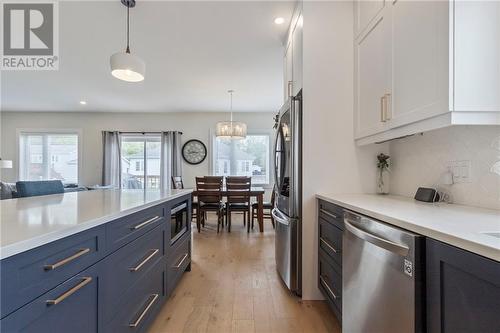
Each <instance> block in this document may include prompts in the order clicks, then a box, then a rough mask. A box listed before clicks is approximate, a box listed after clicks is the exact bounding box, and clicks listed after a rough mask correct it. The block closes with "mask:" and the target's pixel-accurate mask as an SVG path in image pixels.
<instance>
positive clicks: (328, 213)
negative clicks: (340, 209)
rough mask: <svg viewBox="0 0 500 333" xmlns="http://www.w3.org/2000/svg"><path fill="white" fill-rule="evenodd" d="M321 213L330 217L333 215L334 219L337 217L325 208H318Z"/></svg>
mask: <svg viewBox="0 0 500 333" xmlns="http://www.w3.org/2000/svg"><path fill="white" fill-rule="evenodd" d="M319 211H320V212H321V213H323V214H325V215H328V216H330V217H333V218H334V219H338V218H339V217H338V216H337V215H335V214H333V213H330V212H329V211H327V210H326V209H320V210H319Z"/></svg>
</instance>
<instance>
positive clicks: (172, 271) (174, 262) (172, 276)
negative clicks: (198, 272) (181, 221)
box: [167, 235, 191, 295]
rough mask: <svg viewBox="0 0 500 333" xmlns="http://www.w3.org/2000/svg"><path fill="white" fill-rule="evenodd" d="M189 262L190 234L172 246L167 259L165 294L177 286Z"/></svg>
mask: <svg viewBox="0 0 500 333" xmlns="http://www.w3.org/2000/svg"><path fill="white" fill-rule="evenodd" d="M190 263H191V235H186V237H185V238H184V239H183V240H182V241H181V242H180V244H179V245H178V246H176V247H173V248H172V249H171V251H170V253H169V254H168V259H167V273H168V277H167V295H170V294H171V293H172V291H173V290H174V289H175V287H176V286H177V283H178V282H179V280H180V278H181V277H182V274H183V273H184V271H185V270H186V268H187V267H188V265H189V264H190Z"/></svg>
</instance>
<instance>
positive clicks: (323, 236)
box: [319, 217, 342, 266]
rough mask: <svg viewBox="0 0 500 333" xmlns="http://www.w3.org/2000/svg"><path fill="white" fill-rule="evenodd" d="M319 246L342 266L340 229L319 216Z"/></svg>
mask: <svg viewBox="0 0 500 333" xmlns="http://www.w3.org/2000/svg"><path fill="white" fill-rule="evenodd" d="M319 247H320V248H321V249H322V250H324V251H325V252H326V253H327V254H328V255H329V256H330V257H331V258H332V259H333V260H334V261H335V262H336V263H337V264H338V265H340V266H342V253H341V252H342V230H340V229H339V228H337V227H335V226H334V225H333V224H330V223H328V222H326V221H325V220H323V218H321V217H320V218H319Z"/></svg>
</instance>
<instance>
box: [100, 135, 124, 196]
mask: <svg viewBox="0 0 500 333" xmlns="http://www.w3.org/2000/svg"><path fill="white" fill-rule="evenodd" d="M102 144H103V148H102V151H103V158H102V185H104V186H113V187H114V188H121V184H122V179H121V178H122V170H121V163H120V162H121V140H120V132H116V131H114V132H110V131H103V132H102Z"/></svg>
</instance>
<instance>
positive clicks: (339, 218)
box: [318, 200, 344, 324]
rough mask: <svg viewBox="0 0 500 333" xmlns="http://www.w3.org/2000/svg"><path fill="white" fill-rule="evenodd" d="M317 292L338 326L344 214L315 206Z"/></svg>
mask: <svg viewBox="0 0 500 333" xmlns="http://www.w3.org/2000/svg"><path fill="white" fill-rule="evenodd" d="M318 206H319V207H318V208H319V210H318V219H319V221H318V288H319V290H320V291H321V293H322V294H323V295H324V296H325V300H326V302H327V303H328V305H329V306H330V309H331V310H332V311H333V313H334V314H335V316H336V317H337V319H338V321H339V323H340V324H342V233H343V230H344V210H343V208H342V207H340V206H337V205H334V204H332V203H329V202H326V201H323V200H319V202H318Z"/></svg>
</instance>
